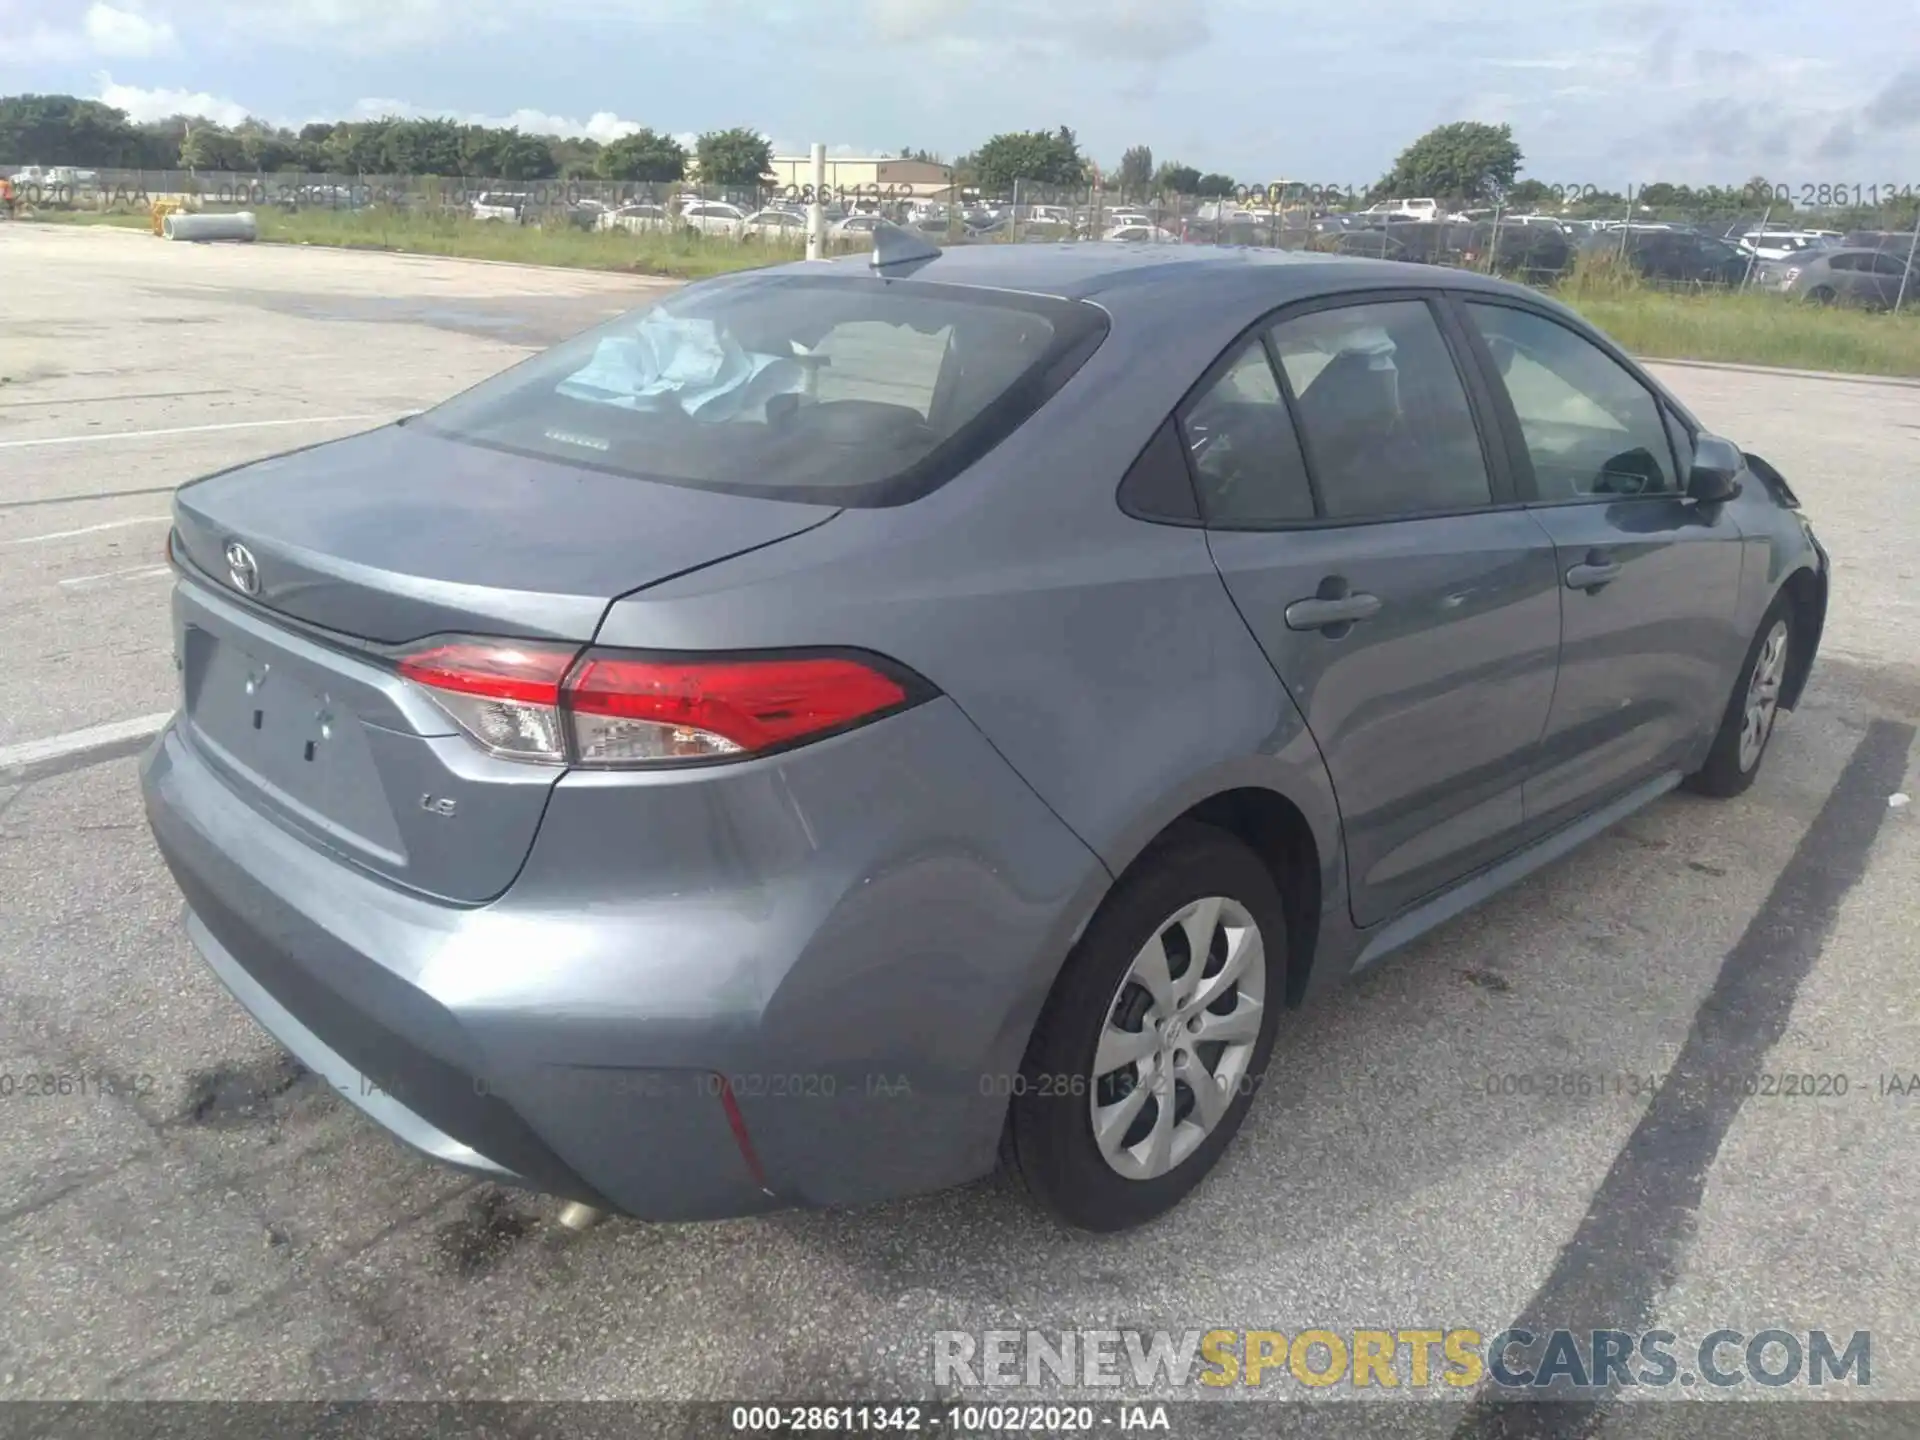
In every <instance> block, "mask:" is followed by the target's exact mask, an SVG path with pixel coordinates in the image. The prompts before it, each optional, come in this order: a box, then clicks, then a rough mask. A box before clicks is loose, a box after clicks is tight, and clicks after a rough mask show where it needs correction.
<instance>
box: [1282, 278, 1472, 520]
mask: <svg viewBox="0 0 1920 1440" xmlns="http://www.w3.org/2000/svg"><path fill="white" fill-rule="evenodd" d="M1269 334H1270V336H1271V339H1272V342H1273V346H1274V350H1275V353H1276V354H1278V356H1279V357H1280V364H1281V367H1282V368H1283V369H1284V370H1285V371H1286V375H1287V383H1288V385H1289V386H1290V387H1291V388H1292V391H1293V394H1294V397H1295V403H1296V409H1297V412H1298V414H1299V417H1300V426H1301V428H1302V430H1303V431H1304V432H1305V436H1306V447H1307V453H1308V456H1309V458H1310V460H1311V461H1312V465H1313V473H1314V478H1315V480H1316V481H1318V483H1319V488H1320V499H1321V503H1322V506H1323V513H1324V514H1325V515H1326V516H1327V517H1328V518H1329V519H1343V518H1354V519H1357V518H1369V519H1371V518H1384V517H1388V516H1396V515H1419V514H1423V513H1434V512H1444V511H1457V510H1465V509H1471V508H1473V507H1475V506H1478V505H1486V504H1490V503H1491V502H1492V500H1493V486H1492V481H1491V478H1490V477H1489V475H1488V473H1487V463H1486V457H1485V455H1484V453H1483V452H1482V450H1481V446H1480V432H1479V430H1478V428H1477V427H1476V426H1475V424H1474V419H1473V411H1472V409H1471V408H1470V406H1469V404H1468V401H1467V392H1466V389H1465V386H1464V385H1463V384H1462V382H1461V379H1460V372H1459V370H1458V369H1457V368H1456V367H1455V365H1454V361H1453V355H1452V352H1451V351H1450V350H1449V349H1448V348H1447V342H1446V338H1445V337H1444V336H1443V335H1442V334H1441V332H1440V327H1439V325H1438V323H1437V322H1436V321H1435V320H1434V317H1433V311H1432V310H1431V309H1429V308H1428V306H1427V304H1426V302H1424V301H1421V300H1392V301H1384V302H1378V303H1373V304H1364V305H1346V306H1341V307H1340V308H1338V309H1331V310H1316V311H1312V312H1310V313H1308V314H1306V315H1301V316H1298V317H1296V318H1294V319H1291V320H1284V321H1282V322H1280V323H1279V324H1278V325H1275V326H1274V327H1273V329H1272V330H1271V331H1270V332H1269Z"/></svg>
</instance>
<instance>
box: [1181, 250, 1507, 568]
mask: <svg viewBox="0 0 1920 1440" xmlns="http://www.w3.org/2000/svg"><path fill="white" fill-rule="evenodd" d="M1448 294H1449V291H1448V289H1447V288H1446V287H1444V286H1438V285H1422V286H1394V287H1392V288H1386V287H1382V288H1378V289H1373V288H1366V287H1362V288H1357V289H1348V290H1339V291H1334V292H1331V293H1327V294H1321V295H1313V296H1308V297H1305V298H1302V299H1299V300H1294V301H1291V302H1289V303H1287V304H1285V305H1280V306H1276V307H1275V308H1274V309H1272V310H1268V311H1266V312H1264V313H1263V314H1261V316H1260V317H1259V318H1258V319H1256V320H1254V321H1253V322H1252V323H1251V324H1249V325H1247V326H1246V327H1244V328H1243V329H1242V330H1241V331H1240V332H1239V333H1238V334H1236V335H1235V336H1234V337H1233V339H1232V340H1230V341H1229V342H1228V343H1227V345H1226V347H1225V348H1224V349H1222V350H1221V352H1220V354H1219V355H1218V356H1217V357H1215V359H1214V361H1213V363H1212V364H1210V365H1208V366H1207V368H1206V369H1205V370H1203V371H1201V372H1200V378H1199V379H1198V380H1196V381H1195V382H1194V383H1193V384H1192V385H1191V386H1189V387H1188V389H1187V392H1186V393H1185V394H1184V395H1182V396H1181V397H1180V401H1179V403H1178V404H1176V405H1175V406H1174V407H1173V421H1174V424H1175V425H1176V426H1177V427H1178V428H1179V433H1180V438H1181V452H1182V454H1183V455H1184V456H1185V457H1186V461H1187V472H1188V475H1189V477H1190V478H1191V479H1192V481H1193V486H1194V496H1195V499H1196V501H1197V502H1199V503H1200V515H1201V523H1202V524H1204V525H1205V526H1206V528H1207V529H1209V530H1218V531H1221V532H1223V533H1224V532H1232V531H1253V532H1267V531H1274V532H1282V531H1290V530H1345V529H1351V528H1353V527H1354V526H1358V525H1395V524H1402V523H1404V522H1406V521H1409V520H1444V519H1449V518H1454V517H1458V516H1461V515H1484V514H1490V513H1493V512H1497V511H1503V510H1518V509H1522V508H1525V505H1526V503H1527V502H1526V501H1525V500H1524V499H1523V498H1522V497H1521V496H1520V494H1519V492H1518V488H1517V486H1516V484H1515V476H1514V473H1513V472H1512V470H1511V468H1510V460H1509V457H1508V455H1507V453H1506V450H1505V448H1504V446H1503V445H1501V444H1499V443H1496V439H1495V437H1496V436H1501V435H1503V434H1504V432H1503V431H1502V430H1501V429H1500V428H1499V426H1498V423H1497V418H1496V417H1497V411H1496V410H1495V409H1494V407H1493V401H1492V397H1491V395H1489V394H1488V393H1487V392H1486V379H1485V375H1484V374H1483V373H1482V371H1481V369H1480V367H1479V365H1478V363H1477V357H1476V356H1475V355H1474V354H1473V352H1472V350H1471V348H1470V337H1469V336H1467V335H1466V334H1464V333H1463V331H1462V328H1461V327H1462V326H1463V325H1464V323H1465V322H1464V320H1463V319H1462V318H1461V317H1458V316H1455V315H1453V314H1451V313H1450V310H1449V307H1448V305H1447V303H1446V296H1447V295H1448ZM1409 300H1416V301H1420V302H1422V303H1424V304H1425V305H1426V306H1427V310H1428V313H1429V314H1430V315H1431V316H1432V317H1433V322H1434V326H1435V328H1436V329H1438V330H1439V332H1440V336H1441V339H1442V341H1443V343H1444V344H1445V345H1446V347H1447V353H1448V355H1449V356H1450V357H1451V358H1452V360H1453V366H1454V373H1455V375H1457V376H1458V377H1459V381H1460V388H1461V390H1462V392H1463V393H1464V394H1465V395H1466V399H1467V414H1468V418H1469V419H1470V420H1471V421H1472V423H1473V426H1474V430H1475V433H1476V434H1477V435H1478V437H1479V440H1480V455H1481V461H1482V463H1483V464H1484V465H1485V466H1486V471H1487V488H1488V491H1489V493H1490V494H1491V496H1492V499H1491V500H1490V501H1485V502H1482V503H1479V504H1475V505H1465V506H1452V507H1448V508H1446V509H1439V510H1411V511H1402V512H1399V513H1396V514H1392V515H1328V514H1327V513H1326V506H1325V504H1324V502H1323V500H1322V493H1321V487H1320V475H1319V469H1318V466H1317V465H1316V464H1315V462H1314V457H1313V444H1312V441H1311V439H1310V438H1309V437H1308V436H1307V434H1306V432H1305V430H1304V429H1303V427H1302V426H1301V424H1300V412H1299V408H1298V401H1297V399H1296V398H1295V396H1294V393H1293V385H1292V382H1291V381H1289V380H1288V379H1287V372H1286V367H1285V366H1284V365H1282V364H1281V363H1280V357H1279V354H1278V351H1277V350H1276V348H1275V346H1274V343H1273V340H1272V338H1271V336H1270V332H1271V331H1272V330H1273V329H1275V328H1276V327H1277V326H1279V325H1281V324H1283V323H1285V322H1286V321H1288V320H1291V319H1295V318H1297V317H1299V316H1302V315H1311V314H1315V313H1317V312H1319V311H1323V310H1349V309H1353V308H1355V307H1357V306H1361V305H1387V304H1394V303H1398V302H1402V301H1409ZM1250 342H1253V343H1258V344H1259V345H1260V347H1261V348H1262V349H1263V350H1264V351H1265V352H1266V356H1267V364H1268V366H1269V367H1271V369H1272V370H1273V372H1274V379H1275V381H1276V383H1278V385H1279V386H1280V396H1281V399H1282V400H1283V401H1284V402H1285V404H1286V407H1287V417H1288V419H1289V421H1290V422H1291V423H1292V425H1293V432H1294V437H1295V440H1296V441H1297V442H1298V444H1299V446H1300V455H1301V459H1302V461H1303V463H1304V464H1305V467H1306V472H1307V486H1308V489H1309V490H1310V491H1311V493H1312V495H1313V508H1314V518H1313V519H1311V520H1266V521H1258V522H1255V521H1215V520H1214V519H1212V518H1211V517H1210V516H1208V514H1207V513H1206V505H1205V503H1204V491H1203V490H1202V488H1201V486H1200V481H1199V476H1198V475H1197V474H1196V473H1195V472H1194V467H1193V458H1192V454H1191V451H1190V450H1189V449H1188V447H1187V444H1186V417H1187V414H1188V412H1189V411H1191V410H1192V408H1193V406H1194V405H1195V404H1196V403H1197V402H1198V401H1199V400H1200V399H1201V398H1202V397H1203V396H1205V395H1206V393H1207V392H1208V391H1209V390H1210V389H1212V387H1213V385H1214V384H1215V382H1217V381H1218V380H1219V378H1220V377H1221V376H1222V375H1224V374H1225V373H1226V372H1227V370H1228V369H1230V368H1231V367H1232V366H1233V365H1235V364H1236V363H1238V361H1239V359H1240V357H1241V355H1242V354H1243V353H1244V352H1245V349H1246V347H1247V345H1248V344H1249V343H1250ZM1156 433H1157V427H1156Z"/></svg>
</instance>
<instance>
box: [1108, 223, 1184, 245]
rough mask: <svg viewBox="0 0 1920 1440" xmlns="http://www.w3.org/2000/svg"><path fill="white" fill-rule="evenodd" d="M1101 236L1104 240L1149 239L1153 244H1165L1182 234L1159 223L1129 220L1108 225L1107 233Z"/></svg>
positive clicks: (1175, 239) (1176, 239) (1177, 238)
mask: <svg viewBox="0 0 1920 1440" xmlns="http://www.w3.org/2000/svg"><path fill="white" fill-rule="evenodd" d="M1100 238H1101V239H1102V240H1126V241H1147V242H1150V243H1153V244H1160V245H1165V244H1168V243H1170V242H1175V241H1178V240H1179V238H1180V236H1179V235H1178V234H1177V233H1176V232H1174V231H1172V230H1168V229H1165V228H1163V227H1161V226H1159V225H1152V224H1142V223H1140V222H1138V221H1129V222H1125V223H1122V224H1118V225H1110V226H1108V227H1107V230H1106V233H1105V234H1103V235H1102V236H1101V237H1100Z"/></svg>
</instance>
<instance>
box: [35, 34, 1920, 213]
mask: <svg viewBox="0 0 1920 1440" xmlns="http://www.w3.org/2000/svg"><path fill="white" fill-rule="evenodd" d="M1915 35H1920V0H1874V3H1872V4H1855V5H1846V4H1841V5H1815V4H1811V3H1807V0H1795V3H1790V4H1789V3H1779V0H1675V3H1670V4H1669V3H1659V0H1331V3H1329V0H1315V3H1311V4H1306V3H1299V0H807V3H804V4H802V3H798V0H760V3H756V4H750V3H748V0H565V3H557V4H556V3H551V0H0V93H9V94H10V93H17V92H19V91H27V90H34V91H59V92H71V93H75V94H80V95H89V96H96V97H99V98H102V99H105V100H107V101H109V102H110V103H112V104H114V105H118V106H120V107H122V108H123V109H125V110H127V111H129V112H130V113H131V114H133V115H134V116H135V118H140V119H144V118H149V117H155V116H159V115H164V114H168V113H172V112H175V111H183V110H184V111H188V112H191V113H198V114H203V115H207V116H210V117H213V118H216V119H221V120H232V119H237V118H239V117H240V116H242V115H244V114H247V113H253V114H257V115H260V116H263V117H265V118H268V119H271V120H275V121H279V122H283V123H289V124H300V123H304V122H305V121H308V120H316V119H335V118H343V117H353V116H365V115H378V114H388V113H393V114H416V115H417V114H446V115H452V116H457V117H461V118H472V119H477V120H484V121H488V122H492V123H500V122H509V121H510V122H513V123H518V124H520V125H521V126H522V127H523V128H527V129H534V130H541V131H550V132H554V133H562V134H592V135H596V136H599V137H602V138H609V137H611V136H614V135H618V134H621V133H625V132H626V131H628V130H631V129H632V128H633V127H635V126H637V125H649V126H652V127H653V128H654V129H656V130H664V131H668V132H672V133H680V134H684V133H687V132H693V131H700V130H707V129H715V128H723V127H726V126H731V125H746V126H751V127H754V128H756V129H759V130H761V131H762V132H764V133H766V134H768V135H771V136H772V137H773V138H774V140H775V142H776V147H777V148H778V149H779V150H782V151H785V150H789V149H798V148H802V147H804V146H805V144H806V143H807V142H809V141H812V140H816V139H817V140H821V141H825V142H826V143H827V144H828V145H829V146H831V147H833V148H834V149H835V150H836V151H838V152H839V153H842V154H860V153H869V152H872V151H874V150H887V151H892V150H897V149H898V148H899V147H901V146H903V145H909V146H914V147H924V148H927V149H930V150H934V151H937V152H940V153H942V154H945V155H953V154H955V153H958V152H960V151H964V150H966V149H968V148H970V147H972V146H973V145H975V144H977V143H978V142H979V141H980V140H981V139H983V138H985V137H986V136H987V135H990V134H992V133H994V132H996V131H1001V130H1011V129H1036V128H1049V129H1050V128H1052V127H1054V126H1057V125H1060V124H1067V125H1071V126H1072V127H1073V128H1074V129H1075V130H1076V131H1077V132H1078V133H1079V135H1080V137H1081V139H1082V141H1083V143H1084V145H1085V146H1086V148H1087V149H1088V150H1089V151H1090V152H1091V154H1092V155H1093V157H1094V158H1095V159H1096V160H1098V161H1100V162H1101V163H1102V164H1105V165H1109V166H1110V165H1112V164H1113V163H1115V162H1116V161H1117V159H1118V158H1119V155H1120V152H1121V150H1122V149H1124V148H1125V147H1126V146H1128V145H1130V144H1135V143H1145V144H1148V145H1151V146H1152V147H1153V151H1154V154H1155V157H1156V158H1157V159H1160V160H1173V159H1177V160H1183V161H1186V162H1188V163H1191V164H1194V165H1198V166H1199V167H1201V168H1202V169H1207V170H1215V169H1217V170H1222V171H1225V172H1227V173H1229V174H1232V175H1234V176H1235V177H1236V178H1238V179H1240V180H1242V181H1243V182H1245V181H1259V182H1264V181H1269V180H1275V179H1292V180H1304V181H1308V182H1311V183H1317V184H1332V185H1344V184H1355V185H1360V184H1366V183H1369V182H1371V181H1372V180H1374V179H1376V178H1377V177H1378V176H1379V175H1380V174H1381V173H1382V172H1383V171H1384V170H1385V169H1386V168H1387V167H1388V165H1389V164H1390V163H1391V161H1392V158H1393V156H1394V154H1395V153H1396V152H1397V151H1398V150H1399V149H1400V148H1401V147H1402V146H1403V145H1405V144H1406V143H1407V142H1408V141H1409V140H1411V139H1412V138H1413V137H1415V136H1416V135H1418V134H1420V133H1421V132H1422V131H1423V130H1425V129H1427V128H1428V127H1429V126H1432V125H1435V124H1438V123H1441V122H1444V121H1448V120H1457V119H1474V120H1488V121H1496V122H1497V121H1507V122H1510V123H1511V124H1512V125H1513V128H1514V134H1515V136H1516V138H1517V139H1518V140H1519V142H1520V145H1521V147H1522V149H1523V150H1524V151H1525V153H1526V157H1527V163H1526V167H1525V173H1526V174H1528V175H1531V176H1533V177H1534V178H1536V179H1540V180H1544V181H1546V182H1547V183H1549V184H1565V185H1587V184H1595V185H1600V186H1602V187H1604V188H1608V189H1618V188H1620V187H1621V186H1622V185H1624V184H1627V183H1633V184H1644V183H1647V182H1649V181H1653V180H1671V181H1685V182H1692V183H1702V182H1707V181H1725V182H1731V183H1739V182H1743V181H1745V180H1746V179H1748V178H1749V177H1750V176H1753V175H1755V174H1764V175H1766V176H1767V177H1768V178H1769V179H1772V180H1774V181H1776V182H1786V183H1790V184H1800V183H1861V184H1880V185H1887V184H1894V185H1900V186H1920V47H1916V46H1915V45H1914V44H1912V43H1911V41H1912V38H1913V37H1914V36H1915ZM0 158H6V157H0ZM13 158H19V157H13Z"/></svg>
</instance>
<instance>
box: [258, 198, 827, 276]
mask: <svg viewBox="0 0 1920 1440" xmlns="http://www.w3.org/2000/svg"><path fill="white" fill-rule="evenodd" d="M255 214H256V215H257V216H258V217H259V221H260V238H261V239H262V240H274V241H281V242H285V243H291V244H306V245H338V246H343V247H346V248H348V249H356V250H395V251H402V252H406V253H411V254H420V255H451V256H455V257H457V258H459V259H463V260H509V261H515V262H518V263H521V264H528V265H565V266H571V267H573V268H576V269H582V270H618V271H624V272H626V273H629V274H639V275H666V276H672V277H675V278H677V279H683V280H697V279H700V278H702V277H704V276H708V275H720V274H725V273H726V272H728V271H733V270H750V269H753V268H754V267H756V266H760V265H773V264H778V263H779V262H781V261H783V260H798V259H800V258H801V257H802V256H803V254H804V253H805V252H804V250H803V249H802V248H801V247H799V246H788V245H782V244H780V243H778V242H776V241H760V240H748V241H736V240H727V239H723V238H721V237H718V236H709V235H689V234H684V233H671V234H660V235H654V234H646V233H641V234H634V233H630V232H628V231H624V230H582V229H579V228H578V227H576V226H571V225H553V226H544V225H508V224H503V223H501V222H498V221H484V220H469V219H467V218H466V217H465V216H460V215H410V214H406V213H404V212H400V211H391V210H382V209H380V208H378V207H375V208H371V209H366V210H357V211H335V210H300V211H293V212H289V211H285V210H266V209H262V210H259V211H256V212H255Z"/></svg>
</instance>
